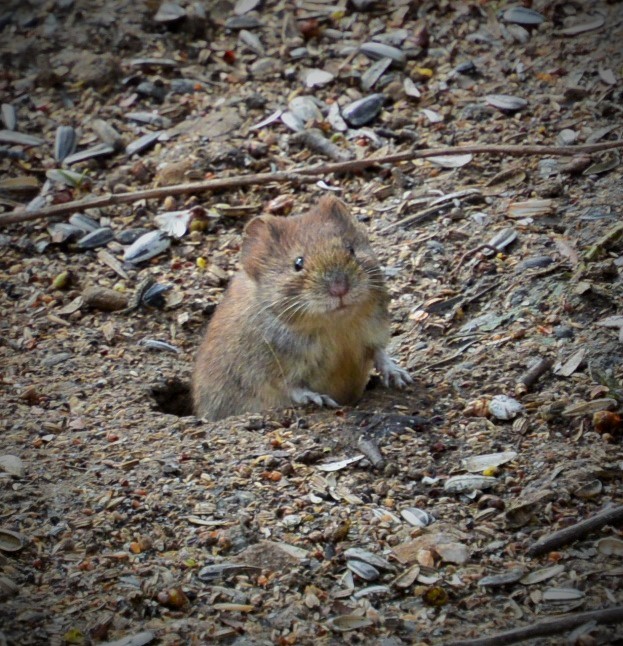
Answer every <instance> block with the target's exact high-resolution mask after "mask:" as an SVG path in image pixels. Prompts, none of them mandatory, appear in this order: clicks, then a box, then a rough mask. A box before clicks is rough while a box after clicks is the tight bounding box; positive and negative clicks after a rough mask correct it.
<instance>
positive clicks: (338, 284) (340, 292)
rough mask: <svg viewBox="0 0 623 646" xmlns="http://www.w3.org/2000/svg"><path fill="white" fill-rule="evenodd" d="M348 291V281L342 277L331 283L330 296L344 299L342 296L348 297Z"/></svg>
mask: <svg viewBox="0 0 623 646" xmlns="http://www.w3.org/2000/svg"><path fill="white" fill-rule="evenodd" d="M348 289H349V287H348V280H347V279H346V277H344V276H341V277H339V278H334V279H333V280H332V281H331V282H330V283H329V294H331V296H335V297H337V298H342V296H346V294H348Z"/></svg>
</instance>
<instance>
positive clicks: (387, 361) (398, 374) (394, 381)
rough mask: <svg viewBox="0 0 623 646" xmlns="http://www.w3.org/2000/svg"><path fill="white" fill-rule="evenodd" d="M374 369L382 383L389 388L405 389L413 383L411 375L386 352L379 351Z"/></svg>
mask: <svg viewBox="0 0 623 646" xmlns="http://www.w3.org/2000/svg"><path fill="white" fill-rule="evenodd" d="M374 367H375V368H376V369H377V370H378V373H379V375H380V376H381V382H382V383H383V385H384V386H386V387H387V388H389V387H390V386H394V387H396V388H405V387H406V386H407V385H408V384H412V383H413V379H412V377H411V375H410V374H409V373H408V372H407V371H406V370H405V369H404V368H401V367H400V366H399V365H398V364H397V363H396V362H395V361H394V360H393V359H392V358H391V357H390V356H389V355H388V354H387V352H385V350H377V352H376V355H375V357H374Z"/></svg>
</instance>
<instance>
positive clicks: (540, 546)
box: [526, 505, 623, 556]
mask: <svg viewBox="0 0 623 646" xmlns="http://www.w3.org/2000/svg"><path fill="white" fill-rule="evenodd" d="M621 522H623V505H621V506H619V507H609V508H607V509H604V510H603V511H600V512H599V513H598V514H596V515H595V516H593V517H591V518H587V519H586V520H582V521H580V522H579V523H576V524H575V525H571V527H565V528H564V529H561V530H560V531H557V532H554V533H553V534H550V535H549V536H545V537H543V538H541V539H539V540H538V541H537V542H536V543H535V544H534V545H533V546H532V547H530V548H529V549H528V550H527V552H526V554H527V555H528V556H539V555H540V554H545V553H546V552H549V551H551V550H555V549H557V548H559V547H562V546H563V545H566V544H567V543H572V542H573V541H577V540H578V539H579V538H583V537H584V536H586V535H587V534H590V532H593V531H595V530H596V529H600V528H601V527H603V526H604V525H611V524H612V525H615V524H617V523H621Z"/></svg>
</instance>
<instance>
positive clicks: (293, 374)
mask: <svg viewBox="0 0 623 646" xmlns="http://www.w3.org/2000/svg"><path fill="white" fill-rule="evenodd" d="M353 252H354V253H353ZM241 256H242V269H241V270H240V271H239V272H238V273H237V274H236V276H235V277H234V278H233V280H232V282H231V285H230V286H229V288H228V290H227V292H226V294H225V296H224V297H223V300H222V302H221V303H220V305H219V306H218V307H217V309H216V312H215V314H214V316H213V318H212V320H211V321H210V324H209V326H208V329H207V331H206V334H205V337H204V339H203V342H202V344H201V347H200V348H199V353H198V355H197V361H196V365H195V370H194V374H193V387H192V388H193V401H194V408H195V413H196V414H197V415H198V416H201V417H206V418H209V419H213V420H215V419H220V418H222V417H226V416H228V415H233V414H239V413H243V412H253V411H260V410H262V409H266V408H270V407H274V406H286V405H289V404H292V397H291V390H292V389H293V388H305V389H309V390H311V391H314V392H316V393H319V394H321V395H328V396H329V397H331V398H332V399H334V400H335V401H336V402H338V403H339V404H353V403H355V402H356V401H357V400H358V399H359V398H360V397H361V394H362V393H363V390H364V388H365V385H366V382H367V380H368V375H369V372H370V369H371V367H372V363H373V357H374V354H375V352H376V351H377V350H379V349H380V350H382V349H383V348H384V347H385V345H386V344H387V341H388V339H389V317H388V313H387V303H388V295H387V291H386V288H385V284H384V281H383V278H382V275H381V272H380V269H379V267H378V263H377V260H376V257H375V256H374V253H373V251H372V249H371V248H370V245H369V243H368V239H367V236H366V233H365V231H364V230H363V228H362V227H361V226H360V225H358V224H357V223H355V221H354V220H352V219H351V217H350V215H349V214H348V211H347V209H346V207H345V206H344V204H343V203H342V202H341V201H339V200H338V199H336V198H334V197H325V198H323V199H321V200H320V202H319V203H318V205H317V206H316V207H315V208H314V209H312V210H311V211H309V212H307V213H305V214H303V215H298V216H293V217H288V218H276V217H272V216H262V217H259V218H255V219H254V220H252V221H251V222H250V223H249V224H248V225H247V227H246V230H245V239H244V242H243V247H242V254H241ZM299 257H302V258H303V259H304V266H303V268H302V269H301V270H300V271H296V270H295V268H294V263H295V260H296V259H297V258H299ZM336 281H337V282H338V283H339V282H340V281H342V282H346V283H347V284H348V286H349V290H348V293H347V294H346V295H345V296H344V303H346V304H347V305H346V307H342V308H341V309H336V307H337V305H339V299H338V298H336V297H335V296H332V295H331V294H330V292H329V288H330V286H331V285H335V284H336Z"/></svg>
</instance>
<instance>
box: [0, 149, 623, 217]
mask: <svg viewBox="0 0 623 646" xmlns="http://www.w3.org/2000/svg"><path fill="white" fill-rule="evenodd" d="M612 148H623V141H606V142H603V143H601V144H582V145H579V146H519V145H517V146H515V145H501V146H496V145H485V144H483V145H475V146H451V147H449V148H425V149H422V150H407V151H405V152H402V153H395V154H393V155H383V156H381V157H367V158H365V159H355V160H352V161H344V162H336V163H334V164H318V165H316V166H308V167H306V168H295V169H292V170H291V171H285V172H277V173H258V174H256V175H238V176H235V177H225V178H221V179H210V180H206V181H204V182H192V183H188V184H176V185H174V186H163V187H161V188H151V189H146V190H143V191H133V192H129V193H117V194H114V195H103V196H102V197H95V198H85V199H83V200H77V201H75V202H66V203H65V204H55V205H54V206H48V207H45V208H42V209H37V210H34V211H28V212H26V211H22V210H20V211H13V212H12V213H8V214H6V215H0V226H1V225H3V224H12V223H14V222H27V221H29V220H38V219H39V218H49V217H52V216H54V215H64V214H66V213H72V212H74V211H78V210H80V209H90V208H95V207H102V206H111V205H115V204H127V203H128V202H136V201H137V200H149V199H153V198H161V197H167V196H168V195H187V194H192V193H203V192H205V191H218V190H223V189H228V188H239V187H242V186H253V185H258V184H268V183H269V182H312V181H314V180H313V179H312V178H313V177H315V176H318V175H328V174H330V173H349V172H353V171H358V170H363V169H365V168H369V167H370V166H374V165H376V164H397V163H399V162H404V161H411V160H413V159H426V158H427V157H441V156H447V155H462V154H466V153H469V154H473V155H478V154H485V155H487V154H489V155H508V156H511V157H524V156H529V155H539V156H541V155H553V156H555V157H556V156H558V157H572V156H573V155H578V154H590V153H597V152H601V151H603V150H610V149H612Z"/></svg>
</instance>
